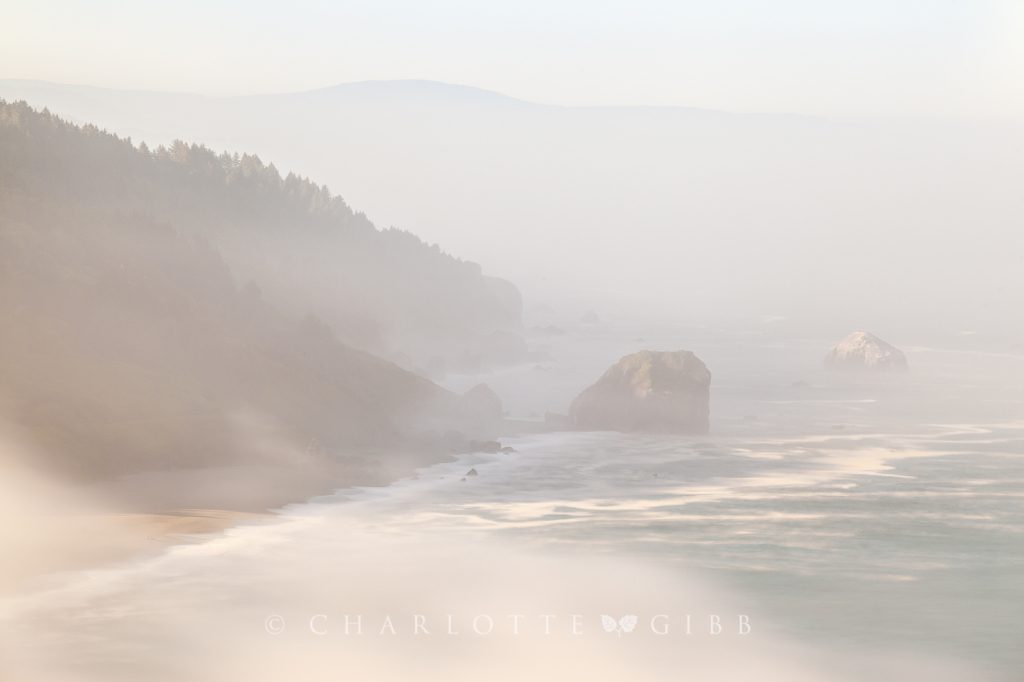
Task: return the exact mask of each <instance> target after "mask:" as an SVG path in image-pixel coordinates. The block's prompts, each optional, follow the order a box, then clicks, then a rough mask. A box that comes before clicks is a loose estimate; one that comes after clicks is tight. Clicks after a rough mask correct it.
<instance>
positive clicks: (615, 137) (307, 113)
mask: <svg viewBox="0 0 1024 682" xmlns="http://www.w3.org/2000/svg"><path fill="white" fill-rule="evenodd" d="M0 95H4V96H7V97H8V98H10V97H24V98H26V99H27V100H28V101H29V102H32V103H34V104H36V105H40V106H42V105H48V106H51V107H52V108H54V109H55V110H58V111H60V112H62V113H64V114H66V115H68V116H70V117H72V118H73V119H75V120H81V121H90V122H95V123H97V124H99V125H101V126H104V127H108V128H110V129H111V130H114V131H117V132H119V133H120V134H125V135H130V136H131V137H132V138H133V139H134V140H136V141H138V140H146V141H147V142H150V143H151V144H152V143H158V142H169V141H170V140H172V139H174V138H183V139H186V140H189V141H200V142H204V143H206V144H208V145H210V146H211V147H212V148H214V149H215V150H220V149H228V150H237V149H244V150H248V151H250V152H252V153H256V154H259V155H260V156H261V158H263V159H264V160H265V161H269V160H272V161H273V162H274V163H275V164H276V165H277V166H278V167H279V168H281V169H282V170H292V171H295V172H299V173H302V174H305V175H309V176H311V177H314V178H316V179H317V180H318V181H320V182H326V183H327V184H328V185H329V186H330V187H332V188H336V189H337V190H339V191H340V192H341V193H342V194H343V196H344V197H345V198H346V200H348V201H349V202H350V203H351V204H352V205H353V206H356V207H358V209H360V210H362V211H365V212H366V213H367V214H368V216H369V217H370V218H371V219H372V220H374V221H375V222H376V223H377V224H378V225H382V226H387V225H395V226H398V227H401V228H403V229H408V230H411V231H412V232H414V233H415V234H417V235H419V236H421V237H423V238H425V239H427V240H428V241H434V242H438V243H439V244H440V245H441V247H442V248H443V249H444V250H446V251H449V252H451V253H455V254H457V255H459V256H461V257H464V258H469V259H471V260H474V261H476V262H479V263H483V264H484V265H485V267H486V270H487V272H489V273H491V274H496V275H499V276H504V277H506V278H508V279H510V280H511V281H513V282H515V283H516V284H517V285H518V286H519V287H520V289H521V290H522V291H523V292H524V294H525V295H526V299H527V306H528V307H529V305H530V304H531V303H532V304H539V303H543V304H552V303H553V304H555V305H556V307H561V309H563V310H566V309H567V308H572V307H573V306H575V308H572V309H573V310H575V309H581V310H580V312H582V310H585V309H587V308H604V309H606V310H608V309H618V310H629V311H632V312H637V311H646V312H648V313H651V314H652V315H655V316H658V317H665V316H668V317H671V318H672V319H683V320H687V321H691V320H695V319H700V320H703V321H711V320H719V321H722V320H728V321H740V322H741V323H746V322H748V321H749V320H751V319H759V318H762V317H766V316H772V317H785V318H788V319H789V321H790V323H791V324H793V325H794V326H795V327H797V328H799V329H802V330H804V331H807V330H814V329H820V328H823V327H825V326H826V325H827V326H828V328H829V330H830V331H832V330H835V332H836V333H838V332H839V331H841V330H844V329H847V328H848V327H850V326H851V325H853V326H859V327H869V328H876V329H885V330H886V331H887V332H888V333H890V334H894V335H897V336H899V337H901V338H913V339H915V340H921V339H925V338H929V337H932V338H933V337H935V335H940V336H942V337H945V338H949V337H952V336H955V335H956V334H957V333H960V332H976V333H981V334H983V335H986V336H985V337H984V338H986V339H987V340H988V341H991V342H992V343H994V344H997V345H999V347H1002V348H1006V347H1008V345H1010V344H1012V343H1014V339H1016V338H1018V337H1019V335H1020V333H1021V322H1020V316H1019V315H1015V314H1014V311H1016V310H1018V309H1019V308H1020V305H1021V303H1022V301H1021V298H1020V296H1021V293H1020V292H1021V291H1024V281H1022V279H1021V278H1022V277H1024V275H1022V274H1021V273H1022V272H1024V267H1021V265H1022V261H1021V258H1022V256H1021V253H1022V248H1021V247H1022V244H1021V239H1022V237H1021V234H1020V231H1019V230H1018V229H1017V224H1016V223H1017V221H1016V216H1017V215H1019V211H1020V202H1021V199H1020V193H1019V191H1017V186H1016V185H1017V183H1016V178H1017V177H1020V175H1021V172H1022V170H1024V169H1022V168H1021V159H1022V158H1024V156H1022V155H1021V153H1020V152H1021V144H1022V140H1024V138H1022V131H1021V129H1020V126H1019V125H1017V124H1015V123H1011V122H1003V123H978V122H973V121H970V120H957V119H943V118H941V117H935V118H930V119H919V120H913V119H910V120H907V119H904V120H835V119H825V118H813V117H806V116H799V115H756V114H731V113H727V112H716V111H705V110H697V109H682V108H665V107H613V108H588V107H554V106H543V105H537V104H532V103H528V102H522V101H519V100H514V99H511V98H508V97H504V96H502V95H499V94H496V93H491V92H486V91H481V90H477V89H473V88H466V87H461V86H450V85H444V84H439V83H431V82H410V81H395V82H368V83H357V84H349V85H342V86H338V87H336V88H328V89H325V90H319V91H312V92H306V93H296V94H288V95H275V96H254V97H231V98H218V97H198V96H189V95H162V94H155V93H141V92H127V91H110V90H102V89H93V88H82V87H72V86H54V85H49V84H41V83H32V82H14V81H6V82H3V83H0Z"/></svg>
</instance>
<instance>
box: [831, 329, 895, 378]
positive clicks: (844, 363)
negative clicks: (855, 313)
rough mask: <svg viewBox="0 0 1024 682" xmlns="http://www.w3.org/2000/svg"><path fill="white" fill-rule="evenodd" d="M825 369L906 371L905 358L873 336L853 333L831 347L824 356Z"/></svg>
mask: <svg viewBox="0 0 1024 682" xmlns="http://www.w3.org/2000/svg"><path fill="white" fill-rule="evenodd" d="M825 367H827V368H829V369H870V370H885V371H903V370H906V369H907V356H906V355H904V354H903V351H901V350H900V349H899V348H897V347H896V346H893V345H892V344H890V343H887V342H885V341H883V340H882V339H880V338H878V337H877V336H875V335H874V334H869V333H868V332H853V333H852V334H850V335H849V336H847V337H846V338H845V339H843V340H842V341H840V342H839V343H837V344H836V345H835V346H833V348H832V350H831V351H829V354H828V355H827V356H825Z"/></svg>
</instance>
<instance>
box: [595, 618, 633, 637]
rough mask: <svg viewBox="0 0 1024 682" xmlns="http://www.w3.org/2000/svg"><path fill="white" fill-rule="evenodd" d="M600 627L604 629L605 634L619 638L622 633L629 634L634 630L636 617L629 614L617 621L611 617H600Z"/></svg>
mask: <svg viewBox="0 0 1024 682" xmlns="http://www.w3.org/2000/svg"><path fill="white" fill-rule="evenodd" d="M601 627H603V628H604V631H605V632H614V633H615V634H616V635H618V636H619V637H621V636H622V634H623V633H626V634H629V633H630V632H633V630H634V628H636V616H634V615H633V614H629V615H628V616H623V617H622V618H619V619H618V620H615V619H614V618H612V617H611V616H601Z"/></svg>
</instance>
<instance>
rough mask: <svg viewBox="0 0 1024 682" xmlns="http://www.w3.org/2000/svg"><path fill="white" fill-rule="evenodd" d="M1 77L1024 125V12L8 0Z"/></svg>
mask: <svg viewBox="0 0 1024 682" xmlns="http://www.w3.org/2000/svg"><path fill="white" fill-rule="evenodd" d="M4 5H5V6H4V8H3V11H2V12H0V17H2V20H0V78H28V79H41V80H52V81H59V82H66V83H79V84H86V85H100V86H107V87H123V88H144V89H152V90H175V91H189V92H201V93H208V94H241V93H259V92H280V91H291V90H303V89H310V88H316V87H323V86H327V85H332V84H335V83H339V82H347V81H356V80H366V79H397V78H424V79H433V80H442V81H449V82H457V83H464V84H469V85H476V86H479V87H484V88H488V89H493V90H498V91H501V92H504V93H507V94H510V95H513V96H516V97H521V98H523V99H529V100H534V101H540V102H547V103H552V104H678V105H689V106H699V107H708V108H717V109H728V110H739V111H751V110H757V111H799V112H804V113H815V114H826V115H854V116H858V115H883V116H889V115H895V116H902V115H920V114H925V115H968V116H972V117H974V116H976V117H984V118H988V117H1000V118H1004V117H1015V116H1020V115H1022V114H1024V2H1021V1H1020V0H858V1H856V2H852V1H848V0H847V1H843V2H835V1H828V0H774V1H769V0H720V1H714V2H712V1H710V0H704V1H702V2H694V1H687V0H677V1H674V2H656V1H653V0H612V1H600V0H569V1H563V2H556V1H553V0H514V1H512V0H509V1H506V2H482V1H480V0H438V1H435V2H424V1H423V0H347V1H346V0H341V1H331V2H327V1H322V0H305V1H303V0H296V1H293V2H288V3H280V2H266V1H264V0H249V1H247V2H232V1H230V0H202V1H198V0H178V1H177V2H173V3H169V2H146V1H140V0H93V1H91V2H80V1H79V2H74V1H71V0H33V1H28V0H22V1H21V2H16V1H14V0H4Z"/></svg>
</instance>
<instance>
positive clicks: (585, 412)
mask: <svg viewBox="0 0 1024 682" xmlns="http://www.w3.org/2000/svg"><path fill="white" fill-rule="evenodd" d="M710 388H711V372H710V371H708V368H707V367H706V366H705V365H704V363H703V362H702V361H701V360H700V358H698V357H697V356H696V355H694V354H693V353H691V352H690V351H685V350H680V351H674V352H663V351H649V350H645V351H640V352H639V353H634V354H632V355H627V356H625V357H624V358H622V359H621V360H619V361H618V362H617V363H615V364H614V365H612V367H611V368H609V369H608V371H606V372H605V373H604V375H603V376H602V377H601V378H600V379H599V380H598V381H597V383H595V384H594V385H593V386H591V387H589V388H587V389H586V390H585V391H583V392H582V393H580V395H579V396H577V398H576V399H575V400H574V401H573V402H572V405H571V406H570V408H569V417H570V419H571V421H572V423H573V425H574V426H575V427H576V428H580V429H601V430H605V429H606V430H614V431H657V432H678V433H707V431H708V425H709V414H710V407H709V401H710Z"/></svg>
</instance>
